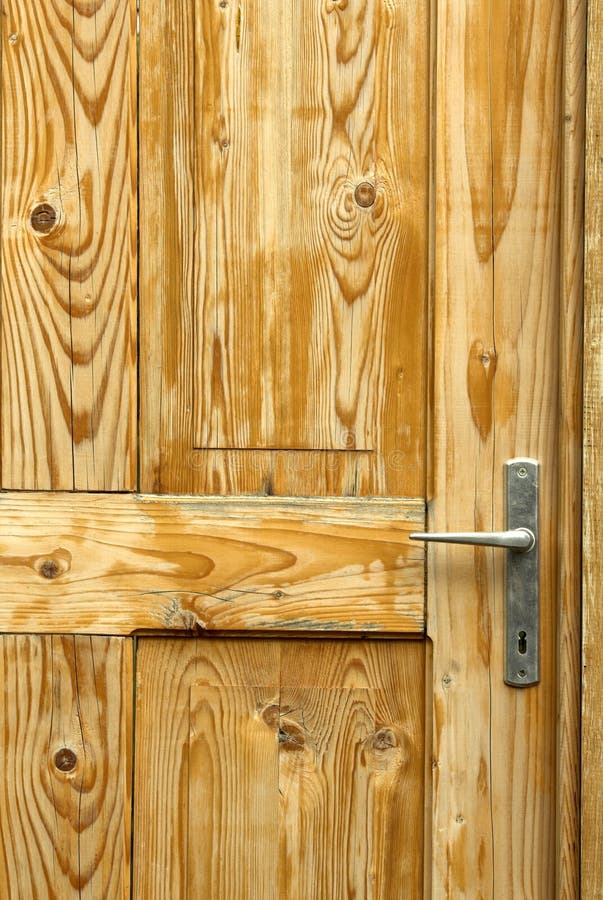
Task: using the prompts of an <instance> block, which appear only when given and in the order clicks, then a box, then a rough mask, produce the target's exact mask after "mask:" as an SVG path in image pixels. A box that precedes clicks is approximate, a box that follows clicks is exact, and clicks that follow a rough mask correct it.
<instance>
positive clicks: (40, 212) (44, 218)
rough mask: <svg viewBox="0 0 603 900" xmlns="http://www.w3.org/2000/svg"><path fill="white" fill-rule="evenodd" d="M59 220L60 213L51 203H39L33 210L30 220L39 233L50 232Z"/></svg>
mask: <svg viewBox="0 0 603 900" xmlns="http://www.w3.org/2000/svg"><path fill="white" fill-rule="evenodd" d="M58 220H59V215H58V213H57V211H56V209H55V208H54V206H51V205H50V203H38V204H37V205H36V206H34V208H33V209H32V211H31V216H30V219H29V221H30V222H31V227H32V228H33V230H34V231H36V232H37V233H38V234H50V232H51V231H52V229H53V228H54V227H55V225H56V224H57V222H58Z"/></svg>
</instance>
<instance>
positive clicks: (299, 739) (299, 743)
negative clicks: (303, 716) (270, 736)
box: [278, 722, 306, 751]
mask: <svg viewBox="0 0 603 900" xmlns="http://www.w3.org/2000/svg"><path fill="white" fill-rule="evenodd" d="M278 743H279V746H280V747H281V748H282V749H283V750H293V751H300V750H303V749H304V747H305V745H306V735H305V734H304V731H303V729H302V728H300V727H299V725H296V724H295V723H294V722H284V723H283V724H282V725H281V726H280V728H279V730H278Z"/></svg>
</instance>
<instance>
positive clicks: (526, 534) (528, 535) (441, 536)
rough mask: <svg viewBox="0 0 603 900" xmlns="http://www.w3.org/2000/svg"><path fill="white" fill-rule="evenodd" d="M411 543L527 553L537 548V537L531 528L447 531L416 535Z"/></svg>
mask: <svg viewBox="0 0 603 900" xmlns="http://www.w3.org/2000/svg"><path fill="white" fill-rule="evenodd" d="M410 539H411V541H438V542H439V543H442V544H474V545H478V546H482V547H503V548H505V549H506V550H519V552H520V553H527V552H528V551H530V550H533V548H534V547H535V546H536V537H535V535H534V533H533V532H532V531H530V529H529V528H513V529H512V530H511V531H446V532H439V533H438V532H437V531H436V532H430V533H424V534H423V533H419V532H417V533H415V534H411V536H410Z"/></svg>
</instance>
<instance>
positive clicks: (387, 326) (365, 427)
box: [192, 0, 427, 462]
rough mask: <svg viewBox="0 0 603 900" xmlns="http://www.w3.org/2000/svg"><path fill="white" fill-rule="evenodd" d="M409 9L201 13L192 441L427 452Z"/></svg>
mask: <svg viewBox="0 0 603 900" xmlns="http://www.w3.org/2000/svg"><path fill="white" fill-rule="evenodd" d="M424 16H425V13H424V12H423V11H418V10H414V11H413V15H412V21H410V20H409V19H408V18H407V10H406V8H405V6H404V5H403V4H401V3H391V4H388V5H387V4H381V3H372V2H371V3H366V2H361V3H352V4H350V5H349V6H348V5H346V6H338V5H337V4H326V5H325V4H315V3H313V2H308V0H296V2H294V3H285V4H278V5H277V6H275V5H274V4H273V3H271V2H269V0H259V2H255V3H244V2H240V3H238V4H237V3H231V4H228V5H227V6H225V7H221V6H219V5H218V4H213V3H206V4H201V5H200V6H199V7H198V9H197V12H196V16H195V24H196V27H197V35H196V48H195V49H196V57H195V58H196V59H197V60H202V64H201V65H198V66H197V67H196V70H195V78H196V84H195V94H196V96H195V119H196V134H195V161H196V176H195V197H196V201H197V202H196V211H197V227H196V229H195V233H197V234H198V235H199V246H196V247H195V248H194V256H195V271H196V274H195V278H194V283H195V285H196V286H197V289H196V299H195V302H194V309H195V325H196V336H195V357H194V358H195V365H194V367H193V372H192V377H193V379H194V383H195V391H194V423H193V439H194V446H195V447H200V448H208V447H209V448H211V447H213V448H220V447H226V448H257V447H267V448H280V449H283V448H294V449H295V448H306V449H310V450H312V449H317V450H328V449H332V450H351V449H360V450H376V449H379V448H381V447H382V445H383V443H384V442H385V443H389V444H392V440H391V437H390V436H389V435H388V431H389V430H390V429H391V428H396V429H397V431H398V434H399V435H401V433H402V430H404V431H405V434H406V438H405V440H404V442H403V443H402V442H400V441H399V442H398V444H397V446H398V448H399V449H401V448H402V446H403V447H404V449H405V451H407V452H408V456H409V457H410V459H411V460H412V461H413V462H414V461H415V460H416V459H418V458H422V457H423V452H422V446H423V433H424V424H423V418H424V402H423V394H424V373H425V356H424V352H423V345H424V327H425V323H424V319H425V303H424V299H425V276H426V273H425V257H426V247H427V234H426V231H427V218H426V216H425V215H424V212H425V206H426V176H427V169H426V166H425V142H426V138H427V128H426V109H425V104H424V102H421V101H422V100H424V96H425V93H426V83H427V79H426V74H427V73H426V70H425V67H424V62H425V52H424V45H425V39H424V36H423V35H421V27H422V22H423V20H424ZM416 20H418V21H416ZM407 30H408V31H409V32H410V35H412V37H409V36H407V35H406V31H407ZM417 32H418V34H417ZM417 37H422V38H423V40H420V39H419V40H417V39H416V38H417ZM409 53H410V56H411V58H412V59H413V65H414V68H415V72H417V71H418V72H420V73H421V76H422V77H419V78H417V75H416V74H415V77H414V78H413V79H408V78H392V77H391V73H392V71H395V72H402V71H404V69H405V68H406V67H407V66H408V58H409ZM405 74H407V73H405ZM405 105H412V106H413V110H414V114H413V116H412V117H409V118H408V119H407V120H406V123H405V127H404V128H403V129H400V128H399V127H398V121H399V118H400V117H401V115H402V110H403V108H404V106H405ZM402 368H403V370H404V372H403V375H402V374H401V370H402ZM401 378H403V382H404V390H403V392H402V391H400V390H399V383H400V379H401ZM388 410H390V411H391V413H393V415H392V419H393V418H394V417H395V421H391V420H390V421H389V422H388V421H387V419H385V417H384V414H385V413H386V412H387V411H388ZM388 438H389V440H388Z"/></svg>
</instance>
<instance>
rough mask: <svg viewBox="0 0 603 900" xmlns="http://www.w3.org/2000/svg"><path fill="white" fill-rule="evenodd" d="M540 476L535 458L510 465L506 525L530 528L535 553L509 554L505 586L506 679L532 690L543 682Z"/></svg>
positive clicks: (516, 461) (507, 480)
mask: <svg viewBox="0 0 603 900" xmlns="http://www.w3.org/2000/svg"><path fill="white" fill-rule="evenodd" d="M538 472H539V464H538V462H537V461H536V460H535V459H510V460H509V461H508V462H506V463H505V483H506V492H505V500H506V527H507V528H508V529H512V528H529V529H530V531H531V532H532V533H533V534H534V537H535V538H536V542H535V544H534V546H533V547H532V549H531V550H529V551H527V552H526V551H524V552H521V551H518V550H508V551H507V553H506V554H505V557H506V583H505V592H506V598H505V681H506V683H507V684H510V685H512V686H513V687H528V685H531V684H537V683H538V681H539V679H540V597H539V594H540V578H539V575H540V572H539V543H540V541H539V531H538Z"/></svg>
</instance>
